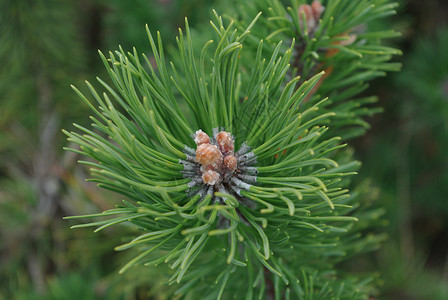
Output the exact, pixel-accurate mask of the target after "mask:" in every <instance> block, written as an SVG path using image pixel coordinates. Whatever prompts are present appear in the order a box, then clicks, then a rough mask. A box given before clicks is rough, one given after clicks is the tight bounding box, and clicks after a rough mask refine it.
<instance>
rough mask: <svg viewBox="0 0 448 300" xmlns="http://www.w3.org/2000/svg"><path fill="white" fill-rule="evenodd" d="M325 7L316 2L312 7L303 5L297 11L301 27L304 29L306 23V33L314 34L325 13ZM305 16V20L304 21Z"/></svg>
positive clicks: (315, 0)
mask: <svg viewBox="0 0 448 300" xmlns="http://www.w3.org/2000/svg"><path fill="white" fill-rule="evenodd" d="M324 10H325V7H324V6H322V4H321V3H320V1H317V0H314V1H313V2H312V3H311V5H310V4H302V5H300V6H299V8H298V9H297V12H298V14H299V21H300V25H301V27H302V29H303V26H304V25H303V24H304V23H306V32H307V33H311V32H313V31H314V30H315V29H316V27H317V25H318V24H319V19H320V16H321V15H322V13H323V12H324ZM304 16H305V20H304Z"/></svg>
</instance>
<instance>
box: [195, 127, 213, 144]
mask: <svg viewBox="0 0 448 300" xmlns="http://www.w3.org/2000/svg"><path fill="white" fill-rule="evenodd" d="M194 142H195V143H196V145H198V146H199V145H202V144H210V138H209V136H208V135H207V134H206V133H205V132H203V131H202V130H200V129H199V130H198V131H196V133H195V136H194Z"/></svg>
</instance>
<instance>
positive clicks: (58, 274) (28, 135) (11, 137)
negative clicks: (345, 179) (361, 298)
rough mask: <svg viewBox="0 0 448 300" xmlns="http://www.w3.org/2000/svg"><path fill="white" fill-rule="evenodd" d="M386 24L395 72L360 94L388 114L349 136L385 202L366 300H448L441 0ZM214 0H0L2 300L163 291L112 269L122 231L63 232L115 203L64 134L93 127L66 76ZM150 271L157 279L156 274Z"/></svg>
mask: <svg viewBox="0 0 448 300" xmlns="http://www.w3.org/2000/svg"><path fill="white" fill-rule="evenodd" d="M398 2H399V3H400V7H399V14H398V15H397V16H394V17H393V18H391V19H390V24H388V26H390V27H393V28H394V29H396V30H398V31H400V32H402V37H401V38H399V39H395V40H394V41H392V43H394V46H396V47H398V48H400V49H401V50H403V53H404V55H403V56H401V57H398V58H396V60H397V61H400V62H402V63H403V71H402V72H401V73H397V74H389V76H387V77H385V78H382V79H379V80H377V81H375V82H374V83H373V84H372V85H371V87H370V90H369V91H368V94H376V95H378V96H379V98H380V103H379V105H380V106H382V107H383V108H384V110H385V112H384V113H383V114H379V115H376V116H375V117H372V118H371V119H369V120H368V121H369V122H370V123H371V124H372V129H371V130H370V131H369V132H368V133H367V135H365V136H363V137H361V138H358V139H356V140H354V141H351V144H352V145H354V147H355V149H356V156H357V158H358V159H359V160H361V161H362V162H363V165H364V166H363V168H362V170H361V172H360V175H359V176H358V177H359V179H358V180H359V181H364V180H365V179H366V178H370V180H371V184H372V185H373V186H374V187H375V190H376V191H377V193H378V195H377V198H378V200H377V201H378V202H379V204H380V205H382V206H384V207H385V208H386V209H387V215H386V218H385V219H386V220H387V223H388V225H387V226H385V227H384V228H382V229H381V230H382V231H383V232H387V233H388V236H389V238H388V240H387V241H386V242H385V244H384V246H383V248H382V249H381V250H379V251H377V252H375V253H372V254H371V255H370V256H368V257H363V260H364V261H363V264H362V265H363V266H365V268H366V270H364V271H372V272H378V273H381V276H380V277H379V278H380V279H378V282H377V283H376V284H377V286H378V296H377V297H376V298H375V299H448V197H447V195H448V24H447V23H448V1H444V0H438V1H437V0H427V1H420V0H406V1H405V0H401V1H398ZM225 4H226V2H225V1H219V0H215V1H210V0H208V1H207V0H177V1H176V0H157V1H156V0H129V1H122V0H108V1H107V0H2V1H1V2H0V63H1V64H0V65H1V68H0V299H20V300H24V299H165V298H164V296H163V295H164V293H163V291H164V289H165V288H166V287H164V286H161V285H160V284H158V281H157V280H156V277H155V276H154V274H153V273H149V272H148V270H145V269H144V268H142V269H136V270H134V271H133V272H128V273H127V274H125V275H118V273H117V269H118V267H119V266H120V265H122V264H123V262H124V261H126V259H127V258H126V256H127V254H126V253H117V252H115V251H114V250H113V247H114V246H115V245H117V244H119V243H120V238H119V237H120V236H122V235H123V234H124V233H125V232H126V230H127V228H126V227H125V226H121V227H115V228H112V229H109V230H105V231H103V232H101V233H93V232H92V230H91V229H84V230H70V229H69V227H70V225H73V224H72V223H71V222H69V221H64V220H62V217H63V216H68V215H78V214H87V213H93V212H98V211H100V210H105V209H108V208H112V207H113V206H114V203H117V201H119V200H120V197H118V196H117V195H113V194H111V193H108V192H106V191H102V190H99V189H97V188H96V186H95V185H94V184H93V183H89V182H85V180H84V179H85V178H87V177H88V170H86V168H85V167H83V166H80V165H78V164H77V163H76V161H77V160H78V159H79V157H77V155H76V154H74V153H72V152H66V151H63V150H62V147H64V146H67V142H66V139H65V136H64V135H63V134H62V132H61V129H62V128H66V129H72V128H73V125H71V124H72V123H74V122H76V123H79V124H86V123H88V122H89V120H88V118H87V116H88V115H89V113H90V112H89V111H88V108H87V107H86V106H85V105H83V103H82V102H81V101H80V100H79V99H78V97H77V96H76V95H75V93H74V92H73V91H72V90H71V88H70V86H69V84H74V85H76V86H83V80H85V79H87V80H88V81H90V82H92V83H94V82H95V81H96V79H95V77H96V76H100V77H102V78H103V79H104V78H107V76H105V74H104V70H103V67H102V65H101V61H100V59H99V57H98V55H97V50H98V49H100V50H101V51H103V52H107V51H110V50H114V49H117V47H118V46H119V45H121V46H122V47H123V48H124V49H125V50H131V49H132V47H133V46H135V47H136V48H137V49H138V50H139V51H148V49H149V43H148V41H147V38H146V32H145V30H144V25H145V24H148V25H149V27H150V28H151V30H159V31H161V33H162V37H163V38H164V43H165V45H166V46H167V47H170V46H172V45H174V43H175V38H174V37H175V35H176V33H177V29H178V27H181V26H182V25H183V22H184V17H185V16H187V17H188V18H189V22H190V25H191V26H192V27H195V26H198V25H199V24H201V26H203V25H202V24H207V23H208V20H209V16H210V10H211V8H212V7H213V8H217V9H218V11H222V10H219V7H221V6H225ZM152 278H153V279H152Z"/></svg>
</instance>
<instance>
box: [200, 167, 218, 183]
mask: <svg viewBox="0 0 448 300" xmlns="http://www.w3.org/2000/svg"><path fill="white" fill-rule="evenodd" d="M220 180H221V176H220V175H219V173H218V172H216V171H213V170H210V169H209V170H207V171H205V172H204V173H203V174H202V181H203V182H204V183H205V184H208V185H215V184H217V183H218V182H219V181H220Z"/></svg>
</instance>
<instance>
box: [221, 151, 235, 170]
mask: <svg viewBox="0 0 448 300" xmlns="http://www.w3.org/2000/svg"><path fill="white" fill-rule="evenodd" d="M223 163H224V165H225V166H226V168H227V169H228V170H230V171H232V172H235V170H236V167H237V159H236V157H235V156H233V155H231V154H230V155H227V156H226V157H224V160H223Z"/></svg>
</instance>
